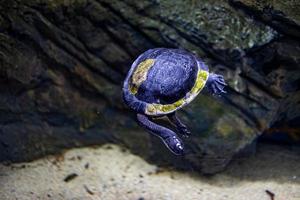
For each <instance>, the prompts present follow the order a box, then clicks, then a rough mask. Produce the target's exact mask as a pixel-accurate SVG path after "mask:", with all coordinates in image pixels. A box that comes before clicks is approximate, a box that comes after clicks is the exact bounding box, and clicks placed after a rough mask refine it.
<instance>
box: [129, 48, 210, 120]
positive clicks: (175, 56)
mask: <svg viewBox="0 0 300 200" xmlns="http://www.w3.org/2000/svg"><path fill="white" fill-rule="evenodd" d="M208 76H209V73H208V67H207V66H206V65H205V64H204V63H203V62H202V61H201V60H200V59H198V58H197V57H196V56H195V55H194V54H192V53H190V52H187V51H185V50H182V49H166V48H156V49H150V50H148V51H146V52H144V53H143V54H141V55H140V56H139V57H138V58H137V59H136V60H135V61H134V63H133V64H132V66H131V69H130V71H129V73H128V75H127V78H126V80H125V82H124V87H123V92H124V95H131V98H128V97H127V101H126V97H125V98H124V99H125V102H126V103H127V104H128V105H129V104H130V105H131V106H130V107H131V108H133V109H135V107H137V106H138V103H134V104H133V103H132V102H129V101H137V102H140V103H142V104H143V105H144V106H142V107H143V109H142V111H141V109H138V110H139V112H143V113H144V114H147V115H152V116H160V115H165V114H168V113H172V112H174V111H176V110H177V109H179V108H181V107H183V106H184V105H186V104H188V103H189V102H191V101H192V100H193V99H194V98H195V97H196V96H197V95H198V94H199V92H200V91H201V90H202V89H203V87H204V86H205V83H206V81H207V78H208ZM124 90H126V91H124ZM125 93H126V94H125ZM132 105H133V106H132ZM134 105H135V106H134Z"/></svg>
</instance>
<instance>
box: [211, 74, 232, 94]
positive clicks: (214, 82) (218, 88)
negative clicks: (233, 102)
mask: <svg viewBox="0 0 300 200" xmlns="http://www.w3.org/2000/svg"><path fill="white" fill-rule="evenodd" d="M226 85H227V84H226V83H225V81H224V78H223V76H222V75H219V74H214V73H210V74H209V76H208V79H207V82H206V86H207V89H208V90H209V91H210V92H211V93H212V94H216V95H220V94H222V93H226V92H225V91H224V87H225V86H226Z"/></svg>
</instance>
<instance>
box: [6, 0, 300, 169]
mask: <svg viewBox="0 0 300 200" xmlns="http://www.w3.org/2000/svg"><path fill="white" fill-rule="evenodd" d="M270 25H271V24H270ZM272 27H273V26H272ZM274 28H275V27H274ZM278 31H279V32H281V31H280V30H278ZM282 34H284V33H282ZM274 39H276V40H274ZM162 46H163V47H175V48H185V49H188V50H190V51H193V52H195V53H196V54H198V55H199V56H200V57H202V58H204V59H205V61H206V62H207V64H208V65H209V66H210V68H211V69H212V71H214V72H218V73H221V74H223V75H224V77H225V78H226V82H228V83H229V86H228V87H227V91H228V94H227V95H226V96H225V97H224V98H218V97H216V98H212V97H208V96H206V95H205V94H200V95H199V96H198V97H197V98H196V100H195V101H193V102H192V103H191V105H189V106H187V107H185V108H184V109H183V110H182V111H181V112H180V113H179V114H180V115H181V117H182V118H183V121H184V122H185V123H186V124H187V125H188V126H189V128H190V129H191V131H192V134H193V136H191V137H190V138H189V139H187V140H186V141H185V143H186V144H187V145H186V146H187V149H188V152H187V155H186V156H185V157H176V156H173V155H171V154H170V153H169V152H168V150H167V149H166V148H165V146H164V145H163V144H161V142H160V140H159V139H157V138H153V137H151V136H150V135H149V134H148V133H147V132H145V131H144V130H142V129H141V128H139V127H138V126H137V125H136V122H135V120H134V118H135V116H134V113H132V112H131V111H130V110H129V109H128V108H127V107H126V106H125V105H124V103H123V101H122V97H121V87H122V81H123V80H124V78H125V75H126V73H127V71H128V69H129V68H130V65H131V63H132V61H133V60H134V59H135V58H136V57H137V56H138V55H139V54H140V53H142V52H143V51H145V50H147V49H149V48H154V47H162ZM299 47H300V45H299V42H297V41H296V40H294V39H293V38H289V34H287V35H286V36H285V37H283V38H279V36H278V33H277V31H276V30H275V29H273V28H271V27H269V26H267V25H265V24H263V23H261V22H260V21H258V20H254V19H252V18H251V17H249V16H248V15H247V14H244V13H242V12H240V11H239V10H238V9H235V7H231V5H229V4H228V3H226V2H224V1H220V0H213V1H212V0H207V1H201V3H200V2H197V1H192V0H190V1H184V3H183V2H182V1H171V0H160V1H156V0H155V1H154V0H153V1H150V0H149V1H146V0H142V1H129V0H128V1H127V0H126V1H114V0H110V1H108V0H98V1H95V0H76V1H46V0H29V1H17V0H4V1H1V3H0V82H1V84H0V106H1V109H0V151H1V154H0V161H13V162H19V161H25V160H27V161H28V160H32V159H35V158H38V157H41V156H44V155H47V154H53V153H58V152H60V151H62V150H63V149H66V148H71V147H79V146H87V145H98V144H104V143H108V142H115V143H118V144H121V145H124V146H126V147H129V149H131V151H132V152H134V153H136V154H138V155H140V156H142V157H143V158H145V159H147V160H149V161H152V162H153V163H156V164H159V165H173V166H175V167H179V168H185V169H190V168H191V167H192V169H193V170H197V171H200V172H202V173H210V174H211V173H215V172H218V171H220V170H222V169H224V167H225V166H226V165H227V164H228V163H229V162H230V160H231V159H232V158H233V156H235V155H236V154H238V153H239V152H241V151H243V149H245V148H247V149H248V152H252V151H253V150H254V149H255V140H256V138H257V136H259V135H260V134H262V133H263V132H266V133H272V132H274V131H278V130H283V131H285V132H286V129H284V128H281V127H286V126H288V127H290V126H292V128H293V131H289V130H288V131H287V132H289V133H290V134H292V135H293V136H292V137H293V138H298V133H297V130H298V129H297V128H298V127H297V126H298V125H297V120H298V119H299V80H300V78H299V68H300V67H299V66H300V64H299V63H300V55H299V52H300V51H299ZM243 52H246V56H245V58H244V59H241V55H243ZM241 53H242V54H241ZM161 123H164V121H161ZM274 126H275V127H276V128H275V129H274ZM272 128H273V129H272ZM294 130H296V131H294ZM294 132H295V133H294ZM183 161H184V162H183Z"/></svg>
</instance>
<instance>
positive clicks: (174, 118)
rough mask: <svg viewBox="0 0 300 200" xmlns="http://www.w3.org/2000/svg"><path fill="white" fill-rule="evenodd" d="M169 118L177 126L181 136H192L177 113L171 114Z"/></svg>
mask: <svg viewBox="0 0 300 200" xmlns="http://www.w3.org/2000/svg"><path fill="white" fill-rule="evenodd" d="M167 116H168V118H169V120H170V121H171V122H172V123H173V124H174V125H175V126H176V128H177V130H178V132H179V133H180V134H182V135H183V136H186V137H188V136H190V135H191V132H190V131H189V130H188V129H187V127H186V125H185V124H184V123H182V122H181V121H180V119H179V118H178V117H177V115H176V113H175V112H173V113H170V114H168V115H167Z"/></svg>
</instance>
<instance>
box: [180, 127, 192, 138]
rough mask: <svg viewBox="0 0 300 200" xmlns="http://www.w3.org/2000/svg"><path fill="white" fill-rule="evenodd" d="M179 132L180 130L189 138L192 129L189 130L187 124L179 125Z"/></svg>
mask: <svg viewBox="0 0 300 200" xmlns="http://www.w3.org/2000/svg"><path fill="white" fill-rule="evenodd" d="M178 132H179V133H180V134H181V135H182V136H183V137H187V138H188V137H189V136H191V135H192V133H191V131H189V130H188V129H187V127H186V126H182V127H179V128H178Z"/></svg>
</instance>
